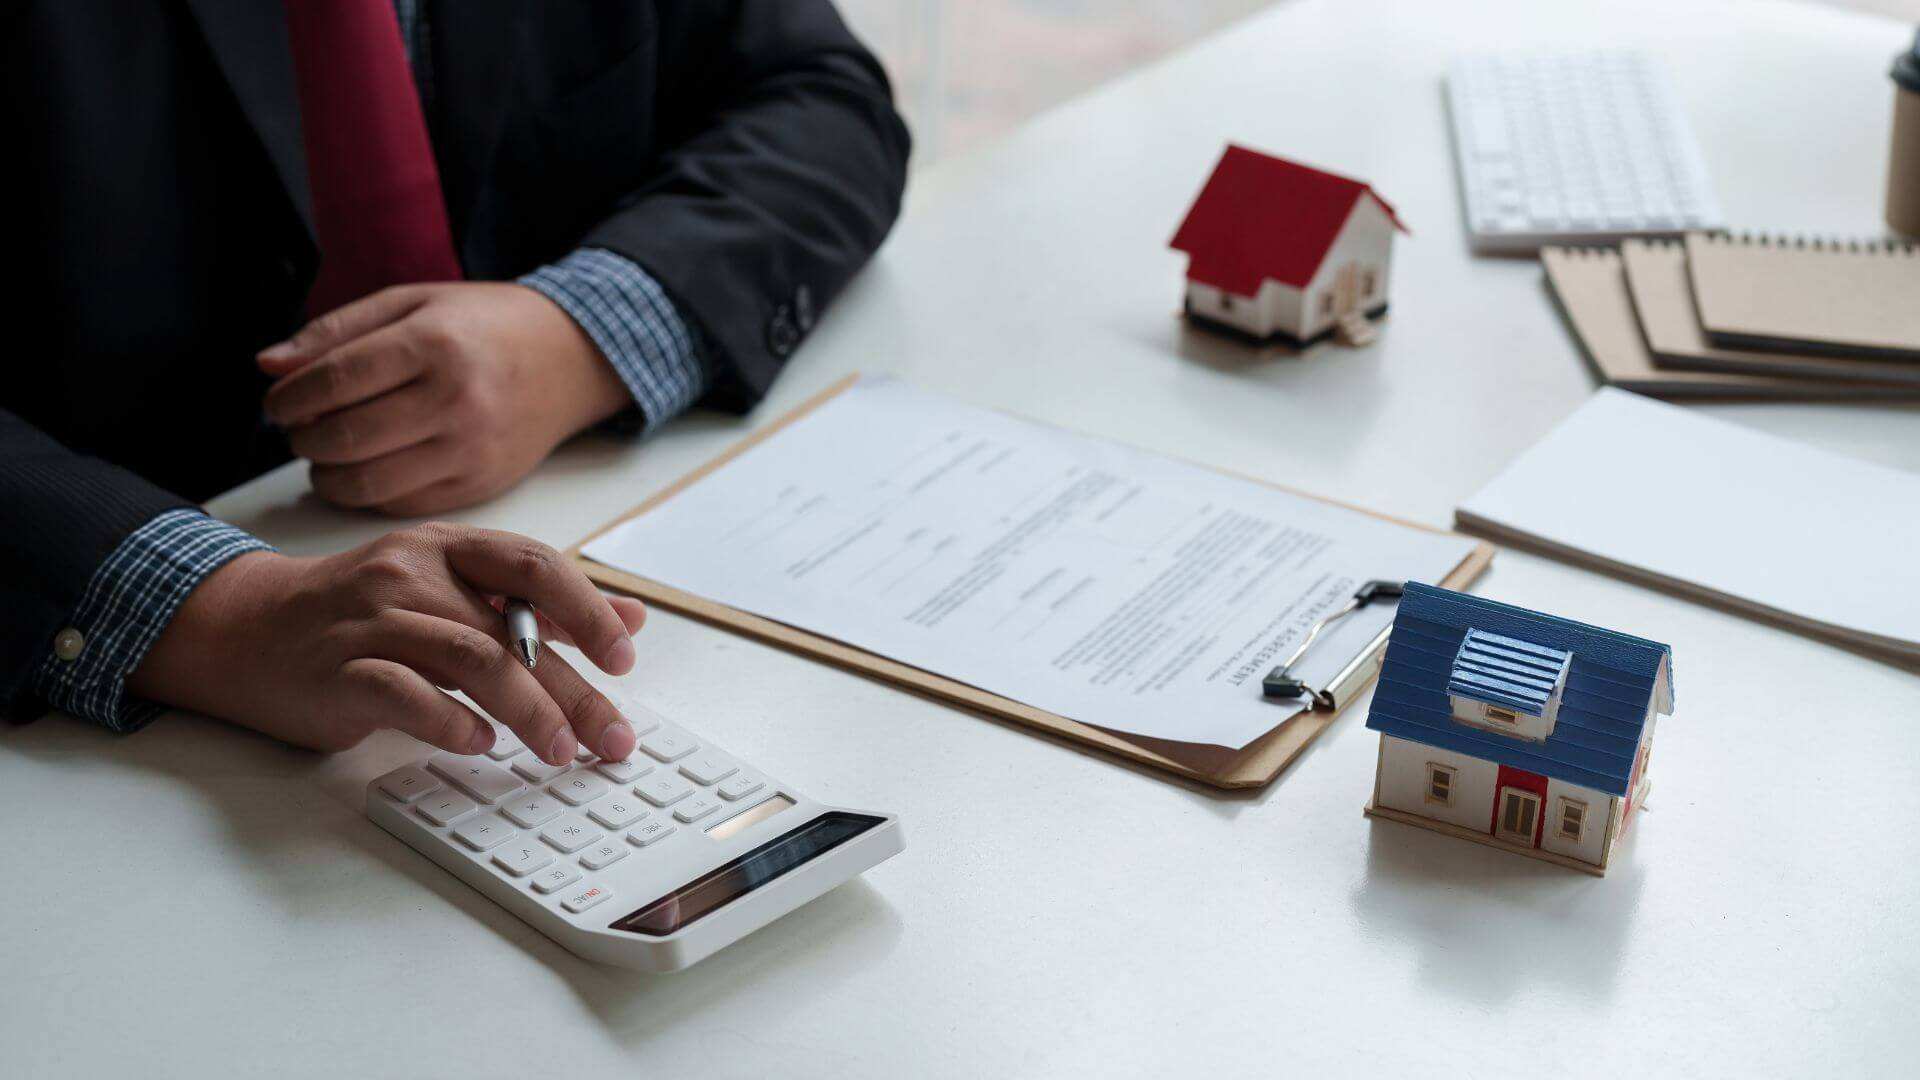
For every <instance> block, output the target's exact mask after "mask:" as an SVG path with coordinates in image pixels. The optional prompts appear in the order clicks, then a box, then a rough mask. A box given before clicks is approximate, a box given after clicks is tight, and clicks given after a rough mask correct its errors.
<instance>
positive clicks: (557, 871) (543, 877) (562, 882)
mask: <svg viewBox="0 0 1920 1080" xmlns="http://www.w3.org/2000/svg"><path fill="white" fill-rule="evenodd" d="M579 880H580V871H578V870H575V869H574V868H573V867H571V866H568V865H566V864H565V863H562V864H561V865H559V866H556V867H553V868H552V869H550V870H542V871H540V872H539V873H537V874H535V875H533V888H534V891H535V892H543V893H553V892H559V891H560V890H561V889H564V888H566V887H567V886H569V885H571V884H573V883H574V882H576V881H579Z"/></svg>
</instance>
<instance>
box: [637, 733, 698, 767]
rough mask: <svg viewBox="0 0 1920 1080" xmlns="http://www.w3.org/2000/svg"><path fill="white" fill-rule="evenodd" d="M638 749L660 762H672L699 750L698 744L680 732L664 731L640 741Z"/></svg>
mask: <svg viewBox="0 0 1920 1080" xmlns="http://www.w3.org/2000/svg"><path fill="white" fill-rule="evenodd" d="M640 749H642V750H645V751H646V752H647V753H648V754H650V755H652V756H653V757H656V758H659V759H660V760H661V761H666V762H674V761H679V760H680V759H681V758H683V757H686V756H687V755H688V754H691V753H693V752H694V751H695V750H698V749H700V744H699V743H696V742H694V741H693V740H692V739H690V738H688V737H687V736H686V735H684V734H682V733H681V732H678V731H673V730H671V729H666V730H661V731H656V732H654V733H653V734H652V735H649V736H647V737H646V738H644V739H642V740H640Z"/></svg>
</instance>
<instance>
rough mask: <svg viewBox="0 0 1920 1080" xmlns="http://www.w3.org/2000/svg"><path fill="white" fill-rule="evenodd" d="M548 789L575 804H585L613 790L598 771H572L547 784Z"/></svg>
mask: <svg viewBox="0 0 1920 1080" xmlns="http://www.w3.org/2000/svg"><path fill="white" fill-rule="evenodd" d="M547 790H548V791H551V792H553V793H554V794H555V795H558V796H560V797H561V798H563V799H565V800H567V801H568V802H570V803H572V804H573V805H575V806H585V805H586V804H588V803H590V802H592V801H593V800H595V799H597V798H599V797H600V796H602V795H605V794H606V793H607V792H609V791H612V790H613V785H612V784H609V783H607V781H606V779H605V778H603V777H602V776H600V774H598V773H590V772H572V773H568V774H567V775H565V776H563V777H561V778H560V779H558V780H555V781H554V782H553V783H551V784H548V785H547Z"/></svg>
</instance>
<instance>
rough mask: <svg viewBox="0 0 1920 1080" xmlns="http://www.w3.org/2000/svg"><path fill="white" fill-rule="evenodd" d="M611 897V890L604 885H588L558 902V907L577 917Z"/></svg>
mask: <svg viewBox="0 0 1920 1080" xmlns="http://www.w3.org/2000/svg"><path fill="white" fill-rule="evenodd" d="M612 895H613V890H612V889H609V888H607V887H606V886H605V885H588V886H587V887H586V888H584V889H581V890H580V891H579V892H577V893H574V894H573V895H572V896H569V897H567V898H566V899H565V900H562V901H560V906H561V907H563V908H566V909H567V910H568V911H571V912H573V913H574V914H575V915H578V914H579V913H581V912H583V911H585V910H587V909H588V908H590V907H592V906H593V905H595V904H597V903H599V902H601V901H602V900H605V899H606V898H607V897H609V896H612Z"/></svg>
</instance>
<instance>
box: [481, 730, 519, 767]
mask: <svg viewBox="0 0 1920 1080" xmlns="http://www.w3.org/2000/svg"><path fill="white" fill-rule="evenodd" d="M526 748H527V744H526V743H523V742H521V741H520V736H518V735H515V734H514V733H513V729H512V728H510V727H504V726H502V725H500V724H495V725H493V749H491V750H489V751H487V756H488V757H490V758H492V759H493V760H495V761H505V760H507V759H508V758H510V757H512V756H513V755H515V754H517V753H519V752H520V751H522V750H525V749H526Z"/></svg>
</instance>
